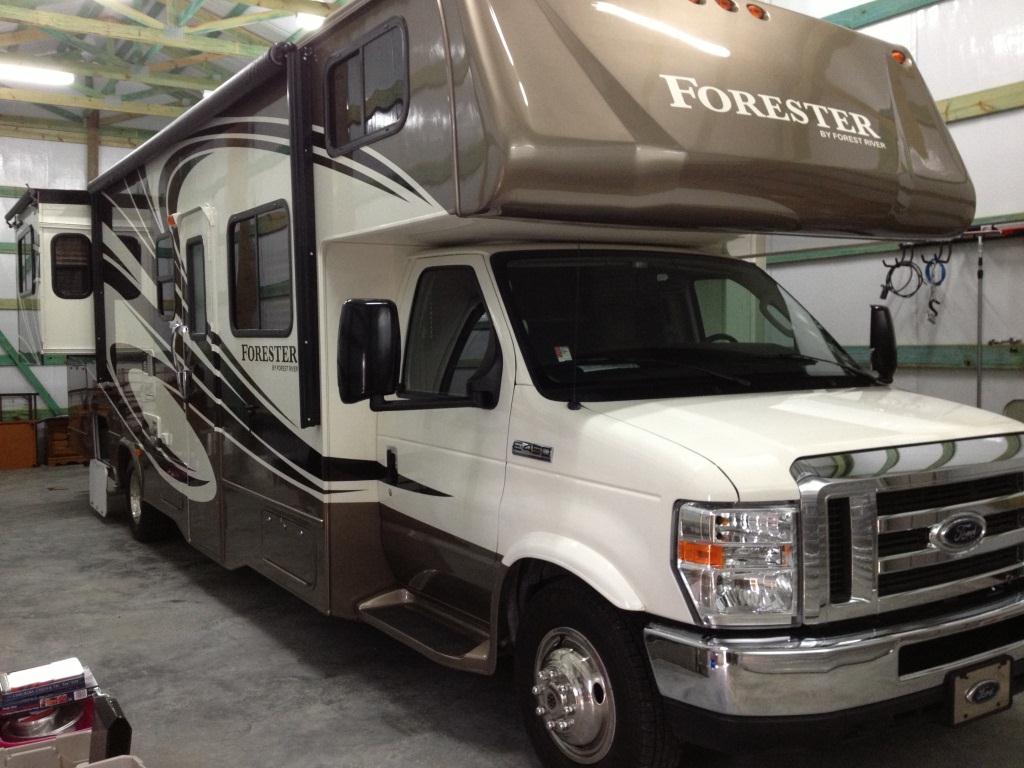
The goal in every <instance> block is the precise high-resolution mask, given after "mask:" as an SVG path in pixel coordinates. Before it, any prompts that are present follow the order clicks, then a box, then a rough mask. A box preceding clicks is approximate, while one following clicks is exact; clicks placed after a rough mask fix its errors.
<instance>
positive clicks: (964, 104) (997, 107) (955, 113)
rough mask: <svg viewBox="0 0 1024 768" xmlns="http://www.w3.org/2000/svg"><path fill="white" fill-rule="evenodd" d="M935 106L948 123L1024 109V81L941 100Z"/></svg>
mask: <svg viewBox="0 0 1024 768" xmlns="http://www.w3.org/2000/svg"><path fill="white" fill-rule="evenodd" d="M935 105H936V106H937V107H938V108H939V113H940V114H941V115H942V117H943V119H944V120H945V121H946V122H947V123H956V122H959V121H960V120H969V119H971V118H972V117H985V116H986V115H994V114H996V113H998V112H1007V111H1009V110H1011V109H1020V108H1022V107H1024V81H1021V82H1019V83H1010V84H1009V85H1000V86H998V87H996V88H986V89H985V90H983V91H975V92H974V93H965V94H963V95H962V96H954V97H952V98H950V99H941V100H939V101H937V102H935Z"/></svg>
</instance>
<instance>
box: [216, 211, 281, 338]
mask: <svg viewBox="0 0 1024 768" xmlns="http://www.w3.org/2000/svg"><path fill="white" fill-rule="evenodd" d="M290 242H291V241H290V239H289V227H288V209H287V208H286V207H285V206H284V204H283V203H282V204H275V205H274V206H273V207H271V208H267V209H264V210H258V211H254V212H253V213H251V214H242V215H241V216H240V217H235V218H234V219H233V220H232V222H231V225H230V229H229V242H228V249H229V253H230V254H231V277H232V280H231V322H232V325H233V327H234V330H235V332H236V333H239V332H240V333H242V334H252V335H265V336H274V335H276V336H286V335H288V333H289V332H290V331H291V327H292V276H291V248H290Z"/></svg>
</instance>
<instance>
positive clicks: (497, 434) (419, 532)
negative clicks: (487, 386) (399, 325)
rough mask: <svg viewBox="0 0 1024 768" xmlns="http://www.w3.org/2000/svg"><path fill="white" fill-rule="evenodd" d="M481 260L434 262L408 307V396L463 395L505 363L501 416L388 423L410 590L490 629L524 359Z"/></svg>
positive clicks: (383, 424) (398, 536)
mask: <svg viewBox="0 0 1024 768" xmlns="http://www.w3.org/2000/svg"><path fill="white" fill-rule="evenodd" d="M497 308H498V297H497V294H496V292H495V290H494V286H493V284H492V283H491V280H490V276H489V275H488V273H487V270H486V268H485V265H484V261H483V257H480V256H471V257H467V256H462V257H458V258H455V257H445V258H436V259H425V260H424V261H423V262H422V263H421V264H420V265H419V266H418V267H417V268H416V269H415V270H414V273H413V275H412V280H411V282H410V284H409V286H408V288H407V290H406V296H405V300H404V301H403V302H402V305H401V309H402V315H403V318H404V322H403V329H404V332H403V335H402V338H403V342H404V344H403V346H404V350H403V358H404V362H403V366H402V368H403V371H402V390H403V392H402V394H403V396H404V397H406V398H410V399H413V398H416V397H434V398H435V399H436V396H437V395H455V396H464V395H466V394H467V391H468V389H470V388H471V386H472V385H471V382H472V379H473V377H474V375H476V374H477V373H479V372H482V371H483V369H484V367H485V366H486V365H487V361H488V359H493V354H494V349H493V348H492V347H491V345H497V350H500V353H501V356H502V374H501V390H500V393H499V397H498V401H497V405H496V406H495V407H494V408H490V409H485V408H475V407H467V408H429V407H426V408H423V409H422V410H408V411H405V410H403V411H389V412H382V413H381V414H380V416H379V419H380V420H379V430H378V435H379V438H378V440H379V442H378V458H379V460H380V461H381V462H382V463H384V464H385V465H386V466H387V467H388V470H387V476H386V477H385V479H384V481H382V485H381V494H380V498H381V506H382V516H383V531H384V544H385V551H386V552H387V555H388V559H389V562H390V564H391V566H392V568H393V570H394V572H395V574H396V576H397V577H398V578H399V579H400V580H401V581H402V582H403V583H404V584H405V585H406V586H407V587H409V588H410V589H412V590H414V591H416V592H418V593H420V594H424V595H426V596H429V597H433V598H435V599H437V600H440V601H442V602H444V603H447V604H448V605H451V606H453V607H455V608H459V609H461V610H464V611H467V612H469V613H471V614H473V615H475V616H477V617H478V618H480V619H483V620H485V621H486V620H488V619H489V618H490V616H489V600H490V593H491V588H492V584H493V579H494V576H495V573H496V572H497V566H498V560H497V558H496V555H495V549H496V547H497V540H498V508H499V505H500V502H501V494H502V490H503V488H504V484H505V456H506V448H505V446H506V444H507V439H508V429H509V412H510V408H511V403H512V388H513V382H514V374H515V371H514V365H515V358H514V356H513V354H512V349H513V348H512V344H511V338H510V337H509V334H508V331H507V330H506V329H505V327H504V325H503V324H502V323H500V322H495V318H496V317H500V313H498V314H497V315H496V314H495V310H497Z"/></svg>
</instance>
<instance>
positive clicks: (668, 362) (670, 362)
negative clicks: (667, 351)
mask: <svg viewBox="0 0 1024 768" xmlns="http://www.w3.org/2000/svg"><path fill="white" fill-rule="evenodd" d="M603 361H607V362H611V361H612V359H610V358H603V359H602V362H603ZM588 362H598V361H597V360H593V361H583V362H580V361H577V365H580V366H582V365H586V364H587V363H588ZM614 362H616V363H620V364H622V363H637V364H644V365H651V364H655V365H660V366H671V367H674V368H686V369H687V370H691V371H696V372H697V373H704V374H707V375H708V376H711V377H712V378H716V379H720V380H722V381H729V382H732V383H733V384H739V385H740V386H742V387H747V388H748V389H749V388H750V387H751V386H752V384H751V383H750V381H748V380H747V379H744V378H740V377H739V376H733V375H732V374H728V373H722V372H721V371H715V370H712V369H711V368H705V367H703V366H701V365H694V364H693V363H684V362H682V361H679V360H676V359H675V358H667V357H661V356H658V355H629V356H625V357H616V358H614Z"/></svg>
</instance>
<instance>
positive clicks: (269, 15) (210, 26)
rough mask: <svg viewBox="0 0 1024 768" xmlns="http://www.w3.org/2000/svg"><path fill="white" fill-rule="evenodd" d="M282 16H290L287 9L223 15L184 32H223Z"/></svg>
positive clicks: (203, 33) (192, 33) (199, 33)
mask: <svg viewBox="0 0 1024 768" xmlns="http://www.w3.org/2000/svg"><path fill="white" fill-rule="evenodd" d="M284 16H291V14H290V13H288V12H287V11H258V12H256V13H244V14H240V15H238V16H232V17H225V18H223V19H216V20H214V21H204V22H202V23H201V24H196V25H195V26H191V27H185V28H184V30H183V31H184V32H186V33H188V34H191V35H206V34H210V33H211V32H223V31H224V30H226V29H233V28H235V27H245V26H248V25H249V24H256V23H257V22H260V21H271V20H272V19H280V18H282V17H284Z"/></svg>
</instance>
